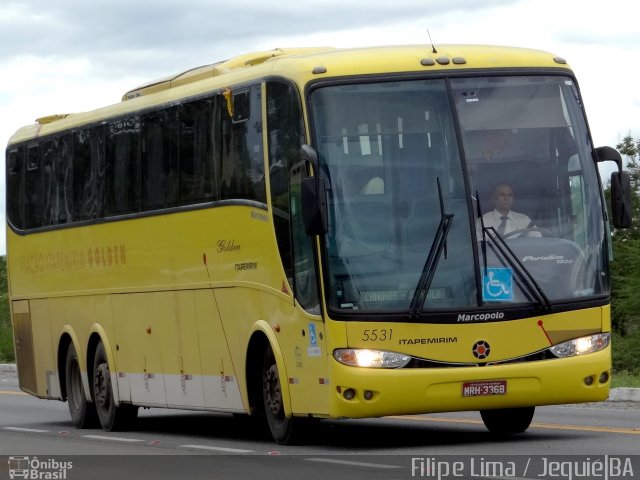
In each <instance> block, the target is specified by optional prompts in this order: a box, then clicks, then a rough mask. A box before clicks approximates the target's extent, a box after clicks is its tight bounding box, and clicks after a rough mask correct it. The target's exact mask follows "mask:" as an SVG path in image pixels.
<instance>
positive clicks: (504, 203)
mask: <svg viewBox="0 0 640 480" xmlns="http://www.w3.org/2000/svg"><path fill="white" fill-rule="evenodd" d="M514 197H515V195H514V193H513V188H511V185H509V184H507V183H500V184H498V185H496V186H495V187H494V189H493V193H492V194H491V200H492V202H493V206H494V209H493V210H491V211H490V212H487V213H485V214H484V215H483V216H482V220H483V222H484V226H485V227H487V228H490V227H493V228H495V230H496V232H498V233H499V234H500V235H501V236H505V235H508V234H509V233H511V232H515V231H517V230H527V229H535V228H536V226H535V225H534V224H533V222H532V221H531V219H530V218H529V217H528V216H527V215H525V214H524V213H518V212H515V211H513V210H512V207H513V202H514ZM477 227H478V231H480V229H481V225H480V221H479V220H478V225H477ZM522 233H523V234H525V235H526V236H530V237H541V236H542V235H541V234H540V232H539V231H528V232H526V233H525V232H522ZM519 235H520V234H515V235H513V236H514V237H517V236H519Z"/></svg>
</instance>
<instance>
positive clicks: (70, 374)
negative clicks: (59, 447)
mask: <svg viewBox="0 0 640 480" xmlns="http://www.w3.org/2000/svg"><path fill="white" fill-rule="evenodd" d="M64 371H65V375H64V377H65V387H66V393H67V403H68V405H69V413H70V414H71V421H72V422H73V424H74V425H75V426H76V428H94V427H96V426H98V415H97V413H96V407H95V404H93V403H91V402H88V401H87V397H86V396H85V394H84V388H83V387H82V373H81V371H80V363H79V362H78V354H77V352H76V348H75V347H74V346H73V343H70V344H69V348H68V349H67V358H66V360H65V370H64Z"/></svg>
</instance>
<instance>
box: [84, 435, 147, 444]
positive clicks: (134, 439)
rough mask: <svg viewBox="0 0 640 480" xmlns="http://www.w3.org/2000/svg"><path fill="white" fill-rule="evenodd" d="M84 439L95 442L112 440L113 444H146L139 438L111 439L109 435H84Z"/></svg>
mask: <svg viewBox="0 0 640 480" xmlns="http://www.w3.org/2000/svg"><path fill="white" fill-rule="evenodd" d="M83 437H84V438H91V439H93V440H111V441H113V442H131V443H133V442H144V440H139V439H137V438H124V437H109V436H107V435H83Z"/></svg>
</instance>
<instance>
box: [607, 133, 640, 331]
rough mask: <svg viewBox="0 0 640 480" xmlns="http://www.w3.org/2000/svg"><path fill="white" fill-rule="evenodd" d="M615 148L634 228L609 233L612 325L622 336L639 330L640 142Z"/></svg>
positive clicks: (628, 140) (628, 138)
mask: <svg viewBox="0 0 640 480" xmlns="http://www.w3.org/2000/svg"><path fill="white" fill-rule="evenodd" d="M616 148H617V149H618V151H619V152H620V153H621V154H622V155H623V156H625V157H626V170H627V171H628V172H629V175H630V177H631V190H632V195H633V198H632V200H633V226H632V227H631V228H630V229H627V230H615V231H614V232H612V243H613V254H614V260H613V262H612V264H611V277H612V284H613V285H612V298H613V302H612V322H613V328H614V329H615V330H616V331H618V332H619V333H621V334H622V335H624V334H626V333H628V332H630V331H634V330H636V329H638V328H640V296H639V295H638V292H640V195H639V192H640V138H639V139H634V138H633V137H632V136H631V135H630V134H629V135H627V136H626V137H624V139H623V140H622V142H620V143H619V144H618V145H616Z"/></svg>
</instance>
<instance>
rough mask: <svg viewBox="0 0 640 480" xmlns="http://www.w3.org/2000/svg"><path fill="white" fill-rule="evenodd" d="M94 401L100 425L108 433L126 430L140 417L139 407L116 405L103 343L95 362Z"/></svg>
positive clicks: (97, 351) (98, 348) (97, 349)
mask: <svg viewBox="0 0 640 480" xmlns="http://www.w3.org/2000/svg"><path fill="white" fill-rule="evenodd" d="M93 399H94V402H95V404H96V411H97V412H98V418H99V419H100V424H101V425H102V428H103V429H104V430H106V431H108V432H111V431H117V430H124V429H126V428H127V427H128V426H130V424H131V423H132V422H133V421H134V420H135V418H136V416H137V415H138V407H134V406H133V405H124V404H120V405H119V406H116V404H115V401H114V398H113V387H112V386H111V373H110V371H109V362H108V361H107V353H106V352H105V349H104V345H103V344H102V342H100V343H99V344H98V347H97V348H96V354H95V357H94V360H93Z"/></svg>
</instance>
